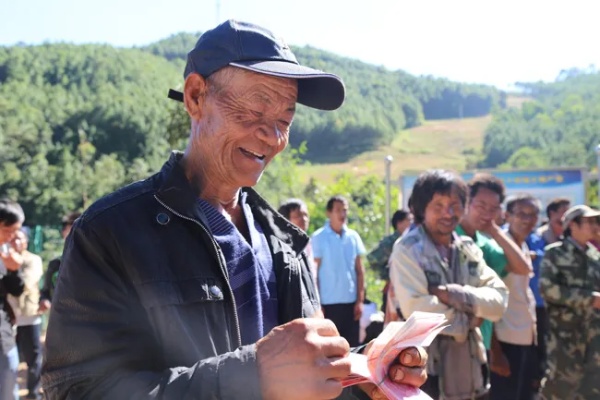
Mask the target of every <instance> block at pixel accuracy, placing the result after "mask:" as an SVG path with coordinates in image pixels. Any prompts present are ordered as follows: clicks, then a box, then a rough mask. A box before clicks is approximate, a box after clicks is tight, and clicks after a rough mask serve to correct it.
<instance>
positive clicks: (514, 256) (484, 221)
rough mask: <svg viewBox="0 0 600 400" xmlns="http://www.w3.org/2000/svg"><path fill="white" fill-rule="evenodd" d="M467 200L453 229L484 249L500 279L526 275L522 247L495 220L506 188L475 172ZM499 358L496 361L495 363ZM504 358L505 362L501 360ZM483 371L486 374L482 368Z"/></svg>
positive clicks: (487, 339)
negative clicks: (457, 223) (465, 207)
mask: <svg viewBox="0 0 600 400" xmlns="http://www.w3.org/2000/svg"><path fill="white" fill-rule="evenodd" d="M468 187H469V202H468V204H467V212H466V213H465V215H464V216H463V218H462V219H461V221H460V224H459V225H458V227H457V228H456V233H457V234H459V235H466V236H470V237H471V238H473V240H474V242H475V244H477V246H478V247H479V248H480V249H481V251H482V252H483V258H484V260H485V262H486V264H487V265H488V266H489V267H490V268H492V269H493V270H494V271H495V272H496V273H497V274H498V275H499V276H500V277H501V278H503V277H505V276H506V275H507V274H508V273H509V272H514V273H519V274H528V273H529V268H530V265H529V264H528V262H527V259H526V258H525V255H524V254H523V253H522V252H521V249H520V248H519V247H518V246H517V245H516V244H515V243H514V242H513V241H512V240H511V238H510V237H509V236H508V235H507V234H506V232H504V231H503V230H502V229H501V228H500V227H499V226H498V225H497V224H496V222H495V219H496V216H497V215H498V212H499V211H500V205H501V204H502V202H503V201H504V197H505V188H504V184H503V183H502V181H501V180H500V179H498V178H496V177H495V176H493V175H491V174H488V173H481V174H477V175H475V176H474V177H473V178H472V179H471V181H470V182H469V183H468ZM480 329H481V335H482V336H483V342H484V344H485V348H486V350H487V351H488V353H489V351H490V349H491V341H492V323H491V322H490V321H487V320H485V321H483V323H482V324H481V326H480ZM496 361H498V363H496ZM502 361H504V362H502ZM489 364H490V366H491V368H492V369H496V368H497V365H498V364H500V366H501V365H506V360H493V359H492V360H489ZM485 372H486V374H487V373H488V371H487V368H485Z"/></svg>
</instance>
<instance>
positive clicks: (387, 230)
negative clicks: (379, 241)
mask: <svg viewBox="0 0 600 400" xmlns="http://www.w3.org/2000/svg"><path fill="white" fill-rule="evenodd" d="M392 161H394V157H392V156H390V155H388V156H386V157H385V234H384V236H387V235H389V234H390V225H391V222H390V219H391V218H392V217H391V207H390V202H391V198H390V197H391V188H390V186H391V184H392V180H391V176H390V175H391V172H392V171H391V167H392Z"/></svg>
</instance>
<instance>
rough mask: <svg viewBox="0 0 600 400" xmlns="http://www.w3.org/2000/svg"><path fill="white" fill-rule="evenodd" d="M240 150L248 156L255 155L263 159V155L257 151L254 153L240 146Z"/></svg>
mask: <svg viewBox="0 0 600 400" xmlns="http://www.w3.org/2000/svg"><path fill="white" fill-rule="evenodd" d="M240 151H241V152H242V153H244V154H245V155H247V156H249V157H256V158H258V159H259V160H264V159H265V155H264V154H258V153H255V152H253V151H251V150H247V149H244V148H242V147H240Z"/></svg>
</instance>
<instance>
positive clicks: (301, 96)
mask: <svg viewBox="0 0 600 400" xmlns="http://www.w3.org/2000/svg"><path fill="white" fill-rule="evenodd" d="M229 65H231V66H234V67H238V68H242V69H245V70H248V71H253V72H257V73H260V74H266V75H271V76H278V77H281V78H291V79H297V80H298V99H297V102H298V103H300V104H304V105H305V106H307V107H312V108H316V109H318V110H326V111H331V110H336V109H338V108H339V107H340V106H341V105H342V104H343V103H344V98H345V96H346V88H345V87H344V83H343V82H342V80H341V79H340V78H339V77H338V76H337V75H334V74H328V73H326V72H323V71H319V70H316V69H312V68H309V67H305V66H302V65H298V64H293V63H291V62H286V61H237V62H232V63H229ZM168 97H169V98H171V99H173V100H177V101H183V93H181V92H178V91H176V90H173V89H170V90H169V94H168Z"/></svg>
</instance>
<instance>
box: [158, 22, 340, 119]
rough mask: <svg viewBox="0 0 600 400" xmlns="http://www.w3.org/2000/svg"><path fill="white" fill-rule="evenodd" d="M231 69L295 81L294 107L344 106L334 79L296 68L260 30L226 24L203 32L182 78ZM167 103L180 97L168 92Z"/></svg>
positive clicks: (280, 47) (291, 57)
mask: <svg viewBox="0 0 600 400" xmlns="http://www.w3.org/2000/svg"><path fill="white" fill-rule="evenodd" d="M228 65H231V66H233V67H238V68H242V69H245V70H248V71H253V72H258V73H260V74H265V75H271V76H278V77H282V78H291V79H297V80H298V99H297V101H298V103H300V104H304V105H305V106H308V107H312V108H317V109H319V110H335V109H337V108H339V107H340V106H341V105H342V103H343V102H344V97H345V93H346V90H345V88H344V82H342V79H341V78H340V77H338V76H337V75H334V74H330V73H327V72H323V71H319V70H316V69H313V68H309V67H305V66H303V65H300V64H299V63H298V61H297V60H296V57H295V56H294V53H292V50H291V49H290V48H289V46H288V45H287V44H285V42H284V41H283V40H281V39H280V38H277V37H275V36H274V35H273V33H271V32H270V31H268V30H267V29H265V28H262V27H260V26H257V25H254V24H250V23H246V22H239V21H235V20H228V21H225V22H224V23H222V24H221V25H219V26H217V27H216V28H214V29H211V30H209V31H206V32H205V33H204V34H203V35H202V36H200V39H198V42H197V43H196V46H195V47H194V49H193V50H192V51H190V52H189V53H188V58H187V64H186V66H185V71H184V73H183V76H184V78H186V77H187V76H188V75H189V74H191V73H193V72H196V73H198V74H200V75H201V76H203V77H204V78H207V77H209V76H210V75H211V74H212V73H214V72H216V71H218V70H219V69H221V68H223V67H226V66H228ZM168 96H169V97H170V98H171V99H174V100H178V101H183V93H181V92H178V91H175V90H173V89H171V90H169V95H168Z"/></svg>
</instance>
